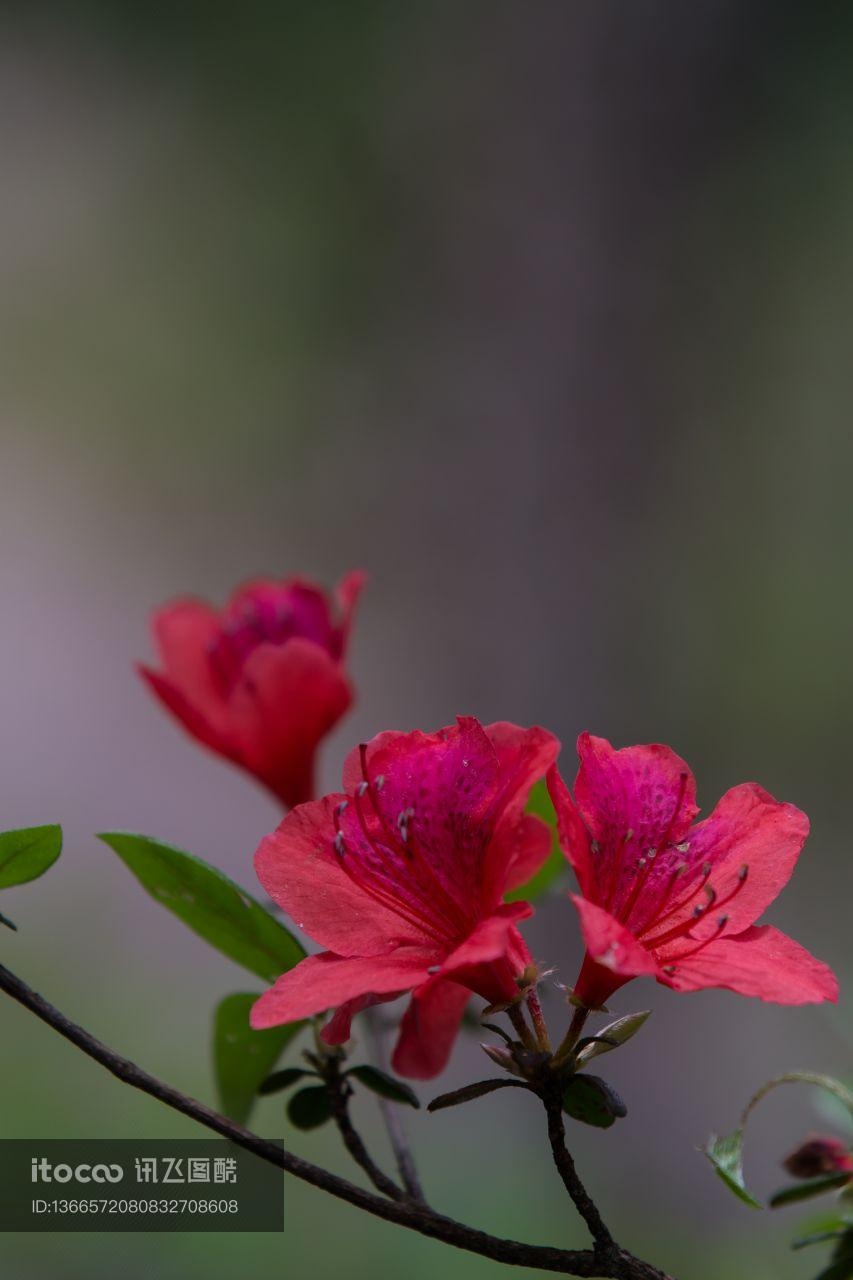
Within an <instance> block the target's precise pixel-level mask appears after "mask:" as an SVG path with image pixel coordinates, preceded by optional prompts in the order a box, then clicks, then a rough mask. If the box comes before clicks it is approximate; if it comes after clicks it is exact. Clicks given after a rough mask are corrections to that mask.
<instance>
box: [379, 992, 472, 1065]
mask: <svg viewBox="0 0 853 1280" xmlns="http://www.w3.org/2000/svg"><path fill="white" fill-rule="evenodd" d="M470 999H471V992H470V991H469V990H468V988H467V987H460V986H459V985H458V984H457V983H455V982H448V981H446V980H445V979H444V978H431V979H430V980H429V981H428V982H425V983H424V984H423V986H421V987H416V989H415V990H414V991H413V993H412V999H411V1001H410V1003H409V1007H408V1008H407V1009H406V1012H405V1013H404V1014H403V1019H402V1022H401V1023H400V1034H399V1036H398V1038H397V1044H396V1047H395V1049H394V1054H393V1057H392V1059H391V1065H392V1066H393V1068H394V1070H395V1071H396V1072H397V1074H398V1075H401V1076H408V1077H409V1078H410V1079H412V1080H430V1079H431V1078H432V1077H433V1076H437V1075H438V1074H439V1072H440V1071H442V1070H443V1069H444V1067H445V1066H446V1064H447V1059H448V1058H449V1057H450V1051H451V1049H452V1048H453V1043H454V1041H455V1039H456V1036H457V1033H458V1031H459V1024H460V1023H461V1021H462V1015H463V1014H464V1012H465V1006H466V1004H467V1003H468V1001H469V1000H470Z"/></svg>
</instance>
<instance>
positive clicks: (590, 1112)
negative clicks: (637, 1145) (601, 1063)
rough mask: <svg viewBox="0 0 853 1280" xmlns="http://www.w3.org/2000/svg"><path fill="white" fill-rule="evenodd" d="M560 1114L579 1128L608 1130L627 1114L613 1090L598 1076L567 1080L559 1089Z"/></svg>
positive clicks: (575, 1077) (571, 1077)
mask: <svg viewBox="0 0 853 1280" xmlns="http://www.w3.org/2000/svg"><path fill="white" fill-rule="evenodd" d="M563 1110H564V1111H565V1113H566V1115H568V1116H571V1117H572V1119H573V1120H579V1121H580V1122H581V1124H591V1125H592V1126H593V1127H594V1128H596V1129H609V1128H610V1126H611V1125H612V1124H613V1123H614V1121H616V1120H618V1119H621V1117H622V1116H625V1115H627V1114H628V1108H627V1107H626V1106H625V1103H624V1102H623V1101H622V1099H621V1098H620V1097H619V1094H618V1093H617V1092H616V1090H615V1089H614V1088H613V1087H612V1086H611V1085H609V1084H608V1083H607V1081H606V1080H602V1079H601V1078H600V1077H599V1076H587V1075H578V1076H570V1077H569V1079H568V1080H567V1082H566V1085H565V1087H564V1089H563Z"/></svg>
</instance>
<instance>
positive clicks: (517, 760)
mask: <svg viewBox="0 0 853 1280" xmlns="http://www.w3.org/2000/svg"><path fill="white" fill-rule="evenodd" d="M485 732H486V736H487V737H488V739H489V741H490V742H491V744H492V746H493V747H494V749H495V752H496V753H497V757H498V770H499V781H498V788H497V793H496V796H495V798H494V800H493V801H492V815H493V821H494V828H495V834H494V837H493V839H492V842H491V845H490V847H489V852H488V856H487V860H486V866H485V869H484V877H485V878H486V881H487V889H486V897H487V900H488V901H493V902H499V901H500V900H501V898H503V896H504V894H505V893H507V892H509V890H510V889H515V888H518V886H519V885H522V884H525V883H526V881H528V880H529V879H530V877H531V876H532V875H534V874H535V873H536V872H537V871H538V870H539V868H540V867H541V866H542V864H543V862H545V861H546V859H547V857H548V854H549V853H550V852H551V839H550V833H549V832H548V828H547V826H546V825H545V824H544V823H543V822H542V821H541V820H540V819H538V818H530V817H525V816H524V806H525V805H526V804H527V800H528V797H529V796H530V790H531V788H532V786H533V784H534V783H535V782H538V781H539V779H540V778H544V777H545V774H546V773H547V771H548V769H549V768H550V767H551V766H552V765H553V763H554V761H555V760H556V758H557V754H558V752H559V750H560V743H559V740H558V739H557V738H555V737H554V735H553V733H549V732H548V730H547V729H541V728H539V726H538V725H534V726H533V727H532V728H530V729H522V728H521V727H520V726H519V725H517V724H510V723H509V722H508V721H505V720H500V721H498V722H497V723H495V724H489V725H486V726H485Z"/></svg>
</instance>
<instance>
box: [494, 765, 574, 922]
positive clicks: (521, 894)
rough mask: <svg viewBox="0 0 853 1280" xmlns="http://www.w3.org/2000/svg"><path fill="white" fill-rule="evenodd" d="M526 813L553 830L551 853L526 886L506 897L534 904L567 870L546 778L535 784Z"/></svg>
mask: <svg viewBox="0 0 853 1280" xmlns="http://www.w3.org/2000/svg"><path fill="white" fill-rule="evenodd" d="M525 812H526V813H532V814H533V816H534V817H536V818H541V819H542V821H543V822H545V823H547V825H548V827H549V828H550V830H551V852H550V853H549V854H548V857H547V859H546V861H545V862H543V863H542V866H541V867H540V868H539V870H538V871H537V872H535V874H534V875H532V876H531V877H530V879H529V880H528V881H527V883H526V884H523V885H521V886H520V887H519V888H518V889H513V890H512V891H511V892H510V893H508V894H507V895H506V900H507V902H519V901H522V902H532V901H533V900H534V899H535V898H541V896H542V894H543V893H544V892H545V890H546V889H550V887H551V885H552V884H553V883H554V881H555V880H556V879H557V877H558V876H559V875H561V874H562V872H563V871H565V869H566V859H565V856H564V854H563V851H562V849H561V848H560V842H559V840H558V839H557V815H556V814H555V812H554V806H553V804H552V803H551V797H550V796H549V794H548V788H547V786H546V785H545V779H544V778H540V779H539V781H538V782H536V783H534V785H533V787H532V789H531V792H530V798H529V799H528V801H527V808H526V810H525Z"/></svg>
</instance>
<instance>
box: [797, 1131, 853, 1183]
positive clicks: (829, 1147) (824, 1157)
mask: <svg viewBox="0 0 853 1280" xmlns="http://www.w3.org/2000/svg"><path fill="white" fill-rule="evenodd" d="M782 1165H783V1168H785V1169H787V1171H788V1173H790V1174H791V1176H792V1177H793V1178H819V1177H821V1176H822V1175H824V1174H830V1173H850V1174H853V1155H851V1154H850V1152H849V1151H848V1149H847V1146H846V1145H845V1143H843V1142H841V1141H840V1140H839V1139H838V1138H825V1137H823V1135H821V1134H817V1133H815V1134H812V1135H811V1137H809V1138H806V1140H805V1142H801V1143H800V1145H799V1146H798V1147H797V1149H796V1150H795V1151H792V1152H791V1154H790V1155H789V1156H787V1157H786V1159H784V1160H783V1161H782Z"/></svg>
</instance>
